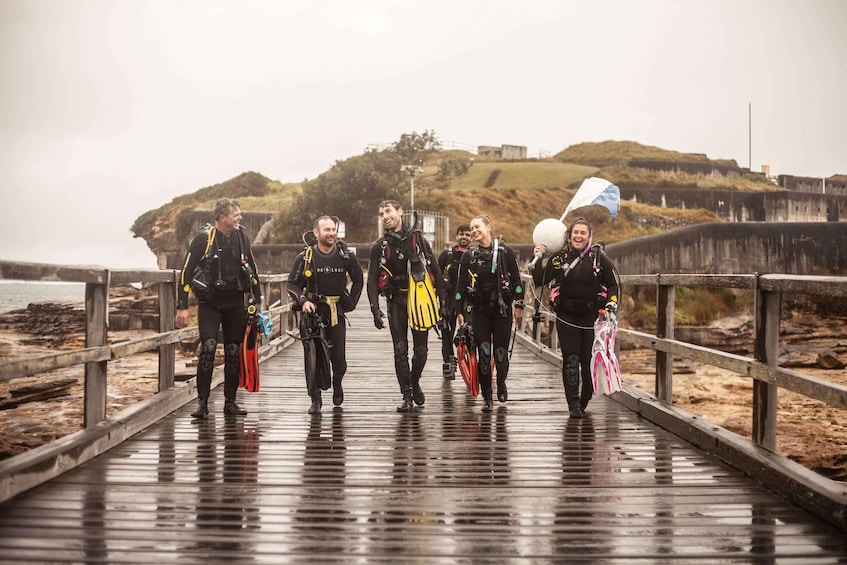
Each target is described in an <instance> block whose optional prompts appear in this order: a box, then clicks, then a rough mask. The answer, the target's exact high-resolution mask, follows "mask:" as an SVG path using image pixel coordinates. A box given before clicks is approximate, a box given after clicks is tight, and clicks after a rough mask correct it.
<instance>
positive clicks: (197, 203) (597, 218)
mask: <svg viewBox="0 0 847 565" xmlns="http://www.w3.org/2000/svg"><path fill="white" fill-rule="evenodd" d="M352 159H356V157H353V158H352ZM448 159H449V160H453V161H461V162H462V163H463V164H464V165H466V166H463V167H461V170H460V172H458V173H456V172H454V173H448V174H445V172H444V170H443V166H442V165H443V164H444V162H445V161H446V160H448ZM643 161H652V162H670V161H673V162H680V163H683V162H685V163H700V164H704V163H705V164H712V165H714V166H716V167H720V166H722V167H737V165H736V164H735V162H734V161H731V160H711V159H709V158H708V157H707V156H705V155H698V154H691V153H681V152H677V151H670V150H666V149H661V148H658V147H651V146H646V145H642V144H639V143H636V142H632V141H604V142H600V143H581V144H577V145H573V146H571V147H568V148H567V149H565V150H563V151H561V152H559V153H557V154H556V155H555V157H553V158H552V159H549V160H537V159H528V160H524V161H504V160H496V159H488V158H480V157H479V156H476V155H474V154H472V153H468V152H464V151H455V150H454V151H438V152H435V153H433V154H430V155H429V157H428V158H427V161H426V162H425V163H424V171H423V173H421V174H419V175H417V176H416V178H415V207H416V208H418V209H426V210H433V211H438V212H442V213H445V214H447V215H449V216H450V220H451V225H452V226H457V225H458V224H459V223H462V222H465V221H467V220H468V219H470V218H471V217H472V216H474V215H477V214H488V215H489V216H491V217H492V219H493V221H494V225H495V231H496V232H497V233H502V234H503V236H504V237H505V239H506V240H507V241H510V242H513V243H528V242H530V241H531V240H532V230H533V228H534V227H535V225H536V224H537V223H538V222H539V221H540V220H541V219H544V218H550V217H554V218H558V217H559V216H560V215H561V214H562V211H563V210H564V208H565V207H566V205H567V203H568V202H569V201H570V198H571V197H572V196H573V193H574V192H575V190H576V189H577V188H578V187H579V185H580V183H581V182H582V180H583V179H585V178H587V177H589V176H599V177H602V178H605V179H608V180H610V181H611V182H613V183H615V184H617V185H618V186H621V187H636V186H637V187H655V188H664V187H682V188H691V189H706V190H708V189H725V190H742V191H754V190H756V191H761V190H770V191H773V190H780V189H779V187H776V186H774V185H773V184H770V183H768V182H766V181H763V180H762V179H761V178H760V177H758V176H750V177H734V178H733V177H723V176H707V175H694V174H686V173H672V172H667V171H651V170H647V169H644V168H638V167H633V166H630V164H631V163H633V162H643ZM404 182H405V183H408V177H406V178H405V180H404ZM302 190H304V185H303V184H302V183H282V182H279V181H274V180H270V179H267V178H266V177H264V176H262V175H261V174H259V173H256V172H247V173H243V174H242V175H239V176H238V177H235V178H233V179H229V180H227V181H225V182H222V183H220V184H217V185H213V186H209V187H204V188H201V189H199V190H197V191H195V192H193V193H190V194H185V195H182V196H179V197H177V198H174V199H173V200H172V201H171V202H170V203H168V204H165V205H163V206H162V207H160V208H158V209H156V210H150V211H148V212H146V213H144V214H142V215H141V216H139V218H138V219H137V220H136V221H135V223H134V225H133V227H132V231H133V232H134V233H135V234H136V235H137V236H139V237H143V238H145V239H146V240H147V241H148V243H150V242H151V238H154V237H155V236H156V234H157V233H158V232H160V231H161V230H164V229H167V228H168V226H170V227H171V228H173V227H174V226H176V227H177V233H176V235H177V239H179V238H181V237H182V235H184V234H182V233H181V222H180V218H181V214H183V215H184V214H185V212H186V211H188V210H191V209H193V208H211V206H212V204H213V203H214V201H215V199H217V198H219V197H221V196H224V195H226V196H229V197H233V198H238V199H239V200H240V201H241V205H242V208H243V209H244V210H265V211H272V212H276V211H279V210H284V209H288V208H290V207H291V206H292V205H293V204H294V203H295V201H296V197H297V195H298V194H300V193H301V192H302ZM375 204H376V203H374V205H375ZM577 214H579V215H586V216H587V217H589V218H590V219H591V220H592V221H593V223H594V225H595V229H596V230H597V237H598V238H600V239H603V240H604V241H606V242H607V243H613V242H615V241H621V240H625V239H630V238H634V237H639V236H642V235H649V234H652V233H657V232H660V231H663V230H665V229H669V228H671V227H678V226H683V225H688V224H694V223H701V222H709V221H717V217H716V216H714V214H711V213H709V212H706V211H703V210H674V209H666V208H655V207H650V206H645V205H643V204H636V203H631V202H623V203H622V209H621V213H620V215H619V217H618V219H617V221H615V222H614V223H611V222H610V221H609V215H608V212H606V211H604V210H602V209H588V210H579V211H577ZM570 220H572V218H568V219H566V223H567V222H569V221H570ZM151 247H153V248H155V246H154V245H151Z"/></svg>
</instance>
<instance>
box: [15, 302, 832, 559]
mask: <svg viewBox="0 0 847 565" xmlns="http://www.w3.org/2000/svg"><path fill="white" fill-rule="evenodd" d="M352 324H353V326H352V327H351V328H349V329H348V360H349V369H348V374H347V377H346V378H345V380H344V384H345V402H344V405H343V408H342V409H333V407H332V402H331V393H329V392H328V393H325V395H324V396H325V400H324V402H325V403H324V413H323V414H322V415H321V416H319V417H311V416H309V415H307V414H306V409H307V408H308V405H309V399H308V397H307V396H306V394H305V385H304V379H303V375H302V371H303V361H302V355H301V350H300V349H299V346H296V347H294V348H290V349H289V350H286V351H284V352H283V353H281V354H280V355H279V356H277V357H276V358H274V359H271V360H270V361H268V362H266V363H264V364H263V365H262V390H261V392H259V393H256V394H247V393H244V392H243V391H242V392H240V393H239V395H240V399H239V401H240V402H241V404H242V405H243V406H244V407H245V408H247V409H248V410H249V411H250V414H249V415H248V416H246V417H244V418H225V417H224V416H223V415H222V414H221V413H220V409H221V407H222V398H221V396H220V394H221V392H220V390H217V391H215V393H214V395H213V404H214V407H213V412H212V415H211V416H210V417H209V418H208V419H206V420H204V421H200V422H196V421H192V419H191V418H190V417H189V414H190V412H191V411H192V408H193V406H186V407H184V408H183V409H181V410H180V411H178V412H176V413H174V414H173V415H171V416H170V417H168V418H166V419H165V420H163V421H162V422H160V423H159V424H157V425H155V426H153V427H151V428H149V429H148V430H146V431H145V432H143V433H141V434H139V435H137V436H136V437H135V438H133V439H132V440H131V441H128V442H126V443H124V444H123V445H121V446H120V447H118V448H116V449H114V450H112V451H111V452H109V453H108V454H106V455H104V456H101V457H99V458H97V459H95V460H93V461H91V462H89V463H88V464H86V465H84V466H82V467H81V468H79V469H77V470H74V471H71V472H69V473H66V474H65V475H62V476H61V477H59V478H58V479H56V480H54V481H52V482H51V483H49V484H46V485H43V486H42V487H39V488H36V489H33V490H32V491H30V492H28V493H25V494H24V495H22V496H19V497H17V498H16V499H13V500H11V501H8V502H7V503H5V504H4V505H2V506H0V562H3V563H7V562H8V563H26V562H32V563H45V562H50V563H83V562H84V563H161V564H165V563H177V562H178V563H192V562H193V563H197V562H212V563H214V562H233V563H284V562H316V563H326V562H333V561H335V562H345V563H348V562H362V563H371V562H398V561H413V562H421V561H426V562H433V563H436V562H444V563H448V562H449V563H455V562H467V563H470V562H474V563H479V562H492V563H494V562H496V563H502V562H510V561H515V562H517V561H524V562H558V561H563V560H566V559H567V560H571V561H578V560H584V561H586V562H599V561H604V562H618V563H631V562H635V561H640V562H663V561H668V560H677V559H681V558H685V559H688V560H689V561H690V562H696V563H708V562H717V561H720V562H726V561H736V562H744V563H746V562H753V561H761V562H779V563H792V562H794V563H836V562H843V560H847V543H846V542H845V541H844V539H843V538H844V535H843V533H842V532H839V531H837V530H835V529H833V528H831V527H829V526H827V525H826V524H823V523H821V522H820V521H818V520H817V519H815V518H813V517H811V516H810V515H808V514H806V513H805V512H803V511H801V510H799V509H797V508H796V507H794V506H792V505H790V504H789V503H787V502H786V501H785V500H784V499H783V498H782V497H781V496H779V495H777V494H774V493H772V492H771V491H768V490H767V489H765V488H764V487H762V486H761V485H759V484H757V483H755V482H753V481H751V480H749V479H748V478H746V477H745V476H743V475H741V474H740V473H737V472H735V471H733V470H732V469H730V468H728V467H726V466H725V465H723V464H721V463H719V462H717V461H715V460H713V459H712V458H710V457H707V456H705V455H704V454H703V453H702V452H700V451H698V450H696V449H693V448H691V447H689V446H688V445H687V444H685V443H683V442H682V441H681V440H679V439H678V438H676V437H675V436H673V435H671V434H669V433H667V432H665V431H663V430H661V429H659V428H656V427H655V426H653V425H651V424H649V423H647V422H644V421H642V420H641V419H639V418H638V416H636V415H635V414H633V413H630V412H628V411H626V410H625V409H624V408H622V407H621V406H620V405H618V404H617V403H615V402H612V401H610V400H608V399H605V398H597V399H595V400H593V401H592V403H591V405H590V407H589V415H588V417H586V418H585V419H582V420H571V419H568V418H567V410H566V408H565V405H564V397H563V394H562V392H561V380H560V377H559V375H558V369H554V368H551V367H550V366H548V365H546V364H544V363H543V362H541V361H539V360H538V359H536V358H535V357H534V356H532V355H530V354H527V353H525V352H523V351H521V350H520V348H519V347H516V348H515V352H514V356H513V359H512V369H511V372H510V378H509V381H508V382H509V385H510V386H509V396H510V399H509V402H508V403H507V404H506V405H497V406H496V407H495V412H494V413H492V414H482V413H480V406H481V402H480V401H479V400H478V399H472V398H470V397H469V396H468V395H467V393H466V391H465V387H464V383H463V382H462V381H461V379H460V378H457V380H455V381H445V380H443V379H442V378H441V376H440V368H441V364H440V342H438V341H437V340H436V339H435V336H434V335H433V336H431V338H430V362H429V365H428V367H427V370H426V372H425V374H424V381H423V388H424V391H425V392H426V395H427V400H426V404H425V407H424V408H423V409H420V410H418V411H416V412H414V413H411V414H397V413H396V412H395V411H394V408H395V406H396V405H397V404H398V403H399V400H400V394H399V388H398V386H397V383H396V380H395V378H394V374H393V360H392V358H391V341H390V337H389V335H388V331H387V329H386V330H382V331H381V332H379V331H377V330H375V329H374V328H373V327H372V325H371V322H370V316H369V314H368V313H367V311H366V310H365V311H364V312H361V313H359V312H357V313H356V315H354V316H353V319H352Z"/></svg>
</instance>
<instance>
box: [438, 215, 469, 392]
mask: <svg viewBox="0 0 847 565" xmlns="http://www.w3.org/2000/svg"><path fill="white" fill-rule="evenodd" d="M470 243H471V227H470V226H469V225H468V224H462V225H460V226H459V227H458V228H456V245H453V246H451V247H450V248H449V249H445V250H444V251H442V252H441V255H439V256H438V267H439V268H440V269H441V274H442V275H444V286H445V296H446V297H447V300H446V302H447V315H446V316H445V317H444V318H443V321H442V326H441V360H442V361H443V362H442V364H441V374H442V376H443V377H444V378H445V379H449V380H454V379H455V378H456V355H455V354H454V353H453V336H454V335H455V333H456V314H457V312H456V309H455V308H454V307H453V306H454V303H455V300H452V299H451V298H452V297H453V296H454V295H455V294H456V279H457V277H458V273H459V261H461V259H462V255H463V254H464V253H465V251H467V250H468V245H470Z"/></svg>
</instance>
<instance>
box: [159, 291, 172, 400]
mask: <svg viewBox="0 0 847 565" xmlns="http://www.w3.org/2000/svg"><path fill="white" fill-rule="evenodd" d="M157 286H158V295H159V332H160V333H166V332H169V331H172V330H174V329H175V327H176V323H175V320H174V314H175V312H176V299H175V296H174V295H175V294H176V279H174V281H171V282H162V283H159V284H158V285H157ZM175 364H176V344H175V343H168V344H165V345H160V346H159V392H162V391H163V390H167V389H169V388H172V387H173V386H174V371H175Z"/></svg>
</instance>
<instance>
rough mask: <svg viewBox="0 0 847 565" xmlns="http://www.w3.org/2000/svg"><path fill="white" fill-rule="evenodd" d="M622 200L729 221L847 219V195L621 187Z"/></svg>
mask: <svg viewBox="0 0 847 565" xmlns="http://www.w3.org/2000/svg"><path fill="white" fill-rule="evenodd" d="M621 199H622V200H630V201H635V202H641V203H643V204H650V205H653V206H661V207H665V208H682V209H686V210H691V209H698V208H702V209H705V210H709V211H710V212H714V213H715V214H717V215H718V217H720V218H721V219H724V220H727V221H730V222H837V221H840V220H841V219H845V220H847V196H842V195H838V194H810V193H806V192H788V191H775V192H738V191H734V190H705V189H692V188H651V189H642V188H621Z"/></svg>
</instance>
